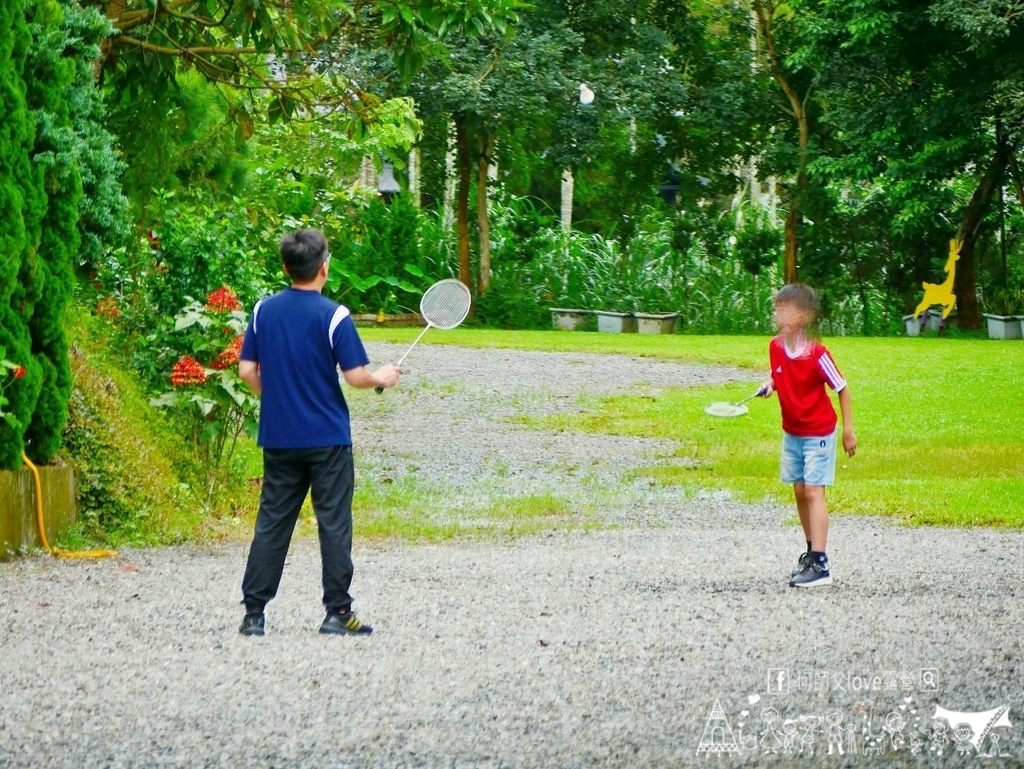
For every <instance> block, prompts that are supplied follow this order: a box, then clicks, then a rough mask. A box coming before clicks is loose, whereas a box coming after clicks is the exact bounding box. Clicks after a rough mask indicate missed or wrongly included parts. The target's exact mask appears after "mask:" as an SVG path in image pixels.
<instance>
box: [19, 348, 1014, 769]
mask: <svg viewBox="0 0 1024 769" xmlns="http://www.w3.org/2000/svg"><path fill="white" fill-rule="evenodd" d="M396 351H397V349H396V348H393V347H389V346H385V345H374V346H372V348H371V354H372V355H373V357H374V358H375V359H377V360H388V359H392V358H394V357H397V356H396V355H395V352H396ZM410 363H411V365H410V370H409V372H408V374H407V375H406V377H405V378H404V379H403V383H402V385H401V386H400V387H399V388H398V389H396V390H392V391H389V392H388V393H387V394H385V395H384V396H381V397H380V398H376V399H375V398H370V397H364V398H363V399H362V400H357V399H354V401H355V402H354V408H353V411H354V413H355V414H356V417H357V423H356V442H357V446H358V449H359V457H360V459H359V461H360V463H361V467H362V468H363V469H362V472H365V473H373V472H378V471H380V470H382V469H386V470H387V472H405V473H415V475H416V477H417V480H418V482H420V483H423V484H427V485H433V486H434V487H435V488H438V489H444V488H447V489H449V490H451V492H452V493H453V494H458V493H467V491H466V490H467V489H468V490H469V492H472V491H474V490H481V491H487V490H492V489H494V488H496V487H498V486H501V487H502V488H515V489H521V490H525V491H524V492H523V493H530V492H531V491H536V490H542V489H547V490H549V491H550V490H556V491H558V493H560V494H563V495H567V496H569V497H572V498H576V497H578V498H579V499H580V500H581V502H583V501H584V500H585V499H586V498H587V496H588V494H590V495H591V496H592V490H593V488H594V485H593V484H594V483H595V482H597V483H599V484H600V488H601V489H602V493H601V494H600V495H599V496H600V503H599V505H598V510H597V515H598V516H599V517H601V519H602V520H603V521H605V522H606V523H608V524H611V525H610V526H609V527H606V528H601V529H598V530H592V531H582V532H564V531H556V532H550V533H547V534H543V535H540V536H536V537H530V538H527V539H521V540H518V541H515V542H509V543H498V544H495V543H474V544H456V545H444V546H435V545H423V546H373V547H369V546H366V545H363V544H360V543H357V545H356V552H355V561H356V568H357V572H356V579H355V582H354V584H353V593H354V594H355V595H356V597H357V605H356V608H357V609H358V610H359V612H360V616H361V618H362V619H364V620H365V621H367V622H370V623H371V624H373V625H374V626H375V628H376V632H375V633H374V635H373V636H372V637H369V638H347V637H341V638H335V637H324V636H320V635H319V634H317V633H316V628H317V627H318V625H319V622H320V620H321V619H322V614H321V610H320V606H319V589H318V583H319V554H318V552H317V550H316V541H315V538H312V537H308V536H307V537H303V538H301V539H297V540H296V541H295V543H294V545H293V548H292V553H291V555H290V556H289V562H288V564H287V567H286V570H285V575H284V580H283V583H282V587H281V591H280V593H279V596H278V599H277V600H276V601H275V602H274V603H273V604H271V606H270V607H269V610H268V615H267V635H266V637H264V638H242V637H240V636H239V635H238V634H237V625H238V621H239V620H240V618H241V612H240V607H239V606H238V603H237V602H238V599H239V589H238V585H239V582H240V580H241V573H242V568H243V565H244V558H245V546H244V545H241V544H228V545H217V546H211V547H208V548H195V547H187V548H169V549H158V550H133V551H125V552H123V553H122V554H121V557H120V558H118V559H116V560H110V561H94V562H75V561H61V560H54V559H51V558H48V557H32V558H26V559H22V560H19V561H17V562H13V563H8V564H0V766H3V767H7V766H61V767H63V766H68V767H71V766H74V767H78V766H225V767H234V766H240V765H247V766H260V767H263V766H266V767H269V766H275V767H282V766H317V767H320V766H323V767H334V766H339V767H341V766H344V767H347V766H382V767H392V766H538V767H541V766H543V767H551V766H557V767H576V766H652V767H653V766H659V767H660V766H684V765H697V766H704V765H707V766H731V765H745V766H755V765H769V766H819V765H833V766H878V765H884V766H903V765H907V766H972V765H975V764H978V763H991V764H993V765H1006V766H1021V765H1024V726H1021V725H1020V723H1019V722H1020V721H1021V719H1022V718H1024V693H1022V688H1024V682H1022V672H1024V670H1022V671H1019V670H1017V666H1018V665H1020V664H1022V661H1021V655H1022V653H1024V652H1022V649H1021V632H1020V631H1021V627H1022V623H1021V620H1022V609H1021V605H1020V602H1019V597H1020V594H1021V592H1022V589H1021V577H1022V576H1024V566H1022V560H1021V544H1022V537H1021V535H1020V534H1018V533H1014V532H999V531H990V530H975V531H959V530H946V529H908V528H900V527H894V526H891V525H888V524H886V523H885V522H884V521H880V520H873V519H868V518H847V517H840V518H837V519H835V520H834V522H833V528H832V535H831V537H830V542H831V547H830V549H831V555H832V558H833V564H834V568H835V572H836V574H837V581H836V584H834V585H833V586H831V587H829V588H820V589H816V590H807V591H797V590H793V589H790V588H789V587H788V586H787V579H788V574H789V570H790V568H791V566H792V564H793V562H794V560H795V556H796V554H797V552H798V550H799V548H800V545H801V542H800V540H801V537H800V535H799V531H798V530H797V529H795V528H794V527H792V526H789V525H786V524H785V523H784V522H785V520H786V519H787V518H789V517H790V515H791V513H790V511H789V510H788V509H787V508H784V507H780V506H774V505H759V506H758V505H753V506H752V505H743V504H739V503H736V502H734V501H730V500H729V499H728V497H727V496H726V495H723V494H721V493H712V492H708V493H704V494H699V495H696V496H691V497H686V496H684V495H683V494H682V493H681V492H679V491H678V490H673V489H662V488H651V487H650V486H648V485H647V484H646V483H638V482H636V481H632V480H630V477H631V476H630V473H629V471H630V470H631V469H632V468H633V467H634V466H636V465H637V464H639V463H646V464H650V463H651V462H659V461H671V460H669V459H666V458H665V457H666V456H667V454H668V453H669V450H670V448H671V447H670V446H668V445H666V444H664V443H661V442H656V441H644V440H639V439H625V438H614V439H609V438H607V437H599V436H586V435H568V434H546V433H542V432H536V431H527V430H524V429H521V428H517V427H515V426H514V425H511V424H509V423H508V421H507V418H508V417H509V416H514V415H517V414H545V413H563V412H568V413H571V412H572V410H574V409H578V408H579V403H578V402H577V396H578V395H579V394H580V393H581V392H587V393H606V392H614V391H624V390H628V389H634V390H636V389H643V390H648V389H651V388H655V389H656V388H658V387H662V386H666V385H693V384H701V383H715V382H723V381H729V380H747V379H750V376H749V374H745V373H742V372H738V371H730V370H725V369H712V368H704V367H692V366H685V365H679V364H672V363H655V362H651V361H649V360H644V359H641V358H628V357H623V356H596V355H594V356H591V355H562V354H554V353H524V352H515V351H504V350H502V351H495V350H464V349H457V348H449V347H424V348H422V349H420V350H418V351H417V352H416V353H415V355H414V357H413V358H412V359H411V360H410ZM766 482H771V479H766ZM840 482H841V479H840ZM716 705H717V707H716ZM1004 705H1008V706H1010V710H1009V712H1008V713H1007V714H1006V715H1005V716H1003V717H1002V718H1001V719H999V720H998V721H997V723H1005V722H1007V721H1008V722H1009V723H1010V726H1005V725H1000V726H996V727H994V728H992V729H991V730H986V729H985V727H986V725H987V723H988V721H990V720H991V717H979V718H971V717H968V716H950V719H949V720H950V721H951V722H952V723H951V726H954V727H955V726H956V725H957V723H959V721H961V720H965V719H966V720H970V721H971V722H972V723H975V724H976V727H975V728H976V730H977V733H978V735H979V737H976V738H975V740H976V741H979V745H980V748H981V752H983V753H985V754H993V757H983V756H982V755H979V754H978V751H977V750H976V748H975V747H974V746H973V745H972V744H971V742H970V738H971V735H970V734H965V733H963V732H961V733H960V734H959V735H954V733H953V730H952V729H950V730H948V731H946V732H944V733H943V732H942V724H941V723H939V726H938V727H937V728H936V726H935V724H936V722H935V721H934V720H933V718H932V716H933V715H934V714H935V713H936V712H937V711H936V707H942V708H945V709H947V710H950V711H957V712H961V713H976V712H980V711H989V710H993V709H995V708H999V707H1001V706H1004ZM993 715H996V716H998V715H999V714H993ZM979 719H980V720H979ZM982 735H983V736H982ZM840 747H842V748H843V754H842V755H840V753H839V748H840ZM716 749H717V750H721V751H723V752H722V753H720V754H715V753H714V751H715V750H716ZM830 749H831V752H830Z"/></svg>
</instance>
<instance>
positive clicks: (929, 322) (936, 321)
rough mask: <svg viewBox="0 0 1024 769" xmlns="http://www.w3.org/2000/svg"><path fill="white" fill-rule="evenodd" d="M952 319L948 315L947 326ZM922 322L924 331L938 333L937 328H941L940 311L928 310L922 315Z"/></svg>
mask: <svg viewBox="0 0 1024 769" xmlns="http://www.w3.org/2000/svg"><path fill="white" fill-rule="evenodd" d="M952 317H953V316H952V315H950V316H949V318H947V319H946V322H947V324H948V322H949V320H950V319H951V318H952ZM922 320H924V323H925V326H924V327H925V328H926V329H928V330H929V331H938V330H939V328H940V327H941V326H942V310H928V311H927V312H926V313H925V314H924V317H923V319H922Z"/></svg>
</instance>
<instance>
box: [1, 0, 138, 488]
mask: <svg viewBox="0 0 1024 769" xmlns="http://www.w3.org/2000/svg"><path fill="white" fill-rule="evenodd" d="M90 14H91V16H90ZM93 17H97V18H98V15H97V14H96V13H95V11H89V12H85V11H83V10H82V9H80V8H76V7H75V6H73V5H72V4H71V3H70V2H67V1H66V0H65V1H64V2H62V1H61V0H3V2H2V3H0V353H2V355H0V357H3V358H5V359H6V360H8V361H11V362H12V363H15V364H17V365H19V366H23V367H24V368H25V375H24V376H23V377H21V378H19V379H18V380H17V381H15V382H14V383H13V384H12V385H10V386H8V387H7V389H6V390H5V395H6V396H7V398H8V399H9V400H10V404H9V406H8V407H7V409H6V410H7V411H8V412H9V414H10V415H11V417H13V419H12V420H11V421H0V469H2V468H7V469H10V468H15V467H18V466H19V465H21V463H22V459H21V454H22V451H25V452H26V453H27V454H28V455H29V457H30V458H32V460H33V461H35V462H47V461H49V460H50V459H51V458H52V457H53V455H54V454H55V453H56V451H57V450H58V449H59V448H60V445H61V440H62V433H63V430H64V427H65V425H66V424H67V416H68V400H69V398H70V395H71V387H72V378H71V366H70V363H69V360H68V346H67V339H66V338H65V333H64V313H65V309H66V308H67V304H68V302H69V301H70V299H71V296H72V293H73V290H74V283H75V267H76V264H77V263H78V258H79V247H80V244H81V241H82V233H83V230H85V231H86V232H87V242H88V243H89V245H90V246H91V247H92V248H93V250H96V249H97V246H98V241H99V239H101V238H102V237H104V236H105V235H107V234H110V233H111V232H114V231H116V229H117V227H116V225H115V224H112V222H117V221H121V220H123V210H124V205H123V198H122V197H121V196H120V191H119V190H118V189H117V185H116V182H115V183H114V184H113V187H111V180H112V179H114V178H116V176H115V175H116V173H117V172H118V167H117V162H118V161H117V160H116V158H115V157H114V155H113V150H112V144H111V142H110V139H109V134H106V132H105V131H104V130H103V129H102V126H101V125H100V124H99V122H98V119H97V118H98V113H97V107H96V100H97V98H98V96H96V95H95V94H94V91H95V86H94V85H93V83H92V82H91V78H90V77H89V75H88V72H89V71H90V67H91V62H92V61H93V60H94V59H95V56H96V53H97V49H96V43H97V42H98V40H100V39H102V36H103V35H104V34H106V33H107V32H106V30H107V29H108V27H106V26H104V24H103V23H101V22H100V23H97V22H96V21H95V19H94V18H93ZM90 37H91V38H92V39H90ZM83 172H84V175H85V176H86V177H87V178H88V179H89V181H90V184H91V185H93V186H96V185H97V184H99V185H105V188H104V195H101V196H100V199H99V200H95V199H94V200H92V201H90V202H89V203H88V204H86V205H87V209H86V210H87V211H88V212H90V216H91V218H92V219H95V220H97V221H99V225H98V226H89V222H83V221H82V209H83V204H84V195H83ZM89 206H91V208H89ZM105 217H106V219H105ZM83 224H84V225H86V226H84V227H83Z"/></svg>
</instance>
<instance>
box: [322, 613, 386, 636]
mask: <svg viewBox="0 0 1024 769" xmlns="http://www.w3.org/2000/svg"><path fill="white" fill-rule="evenodd" d="M320 632H321V633H332V634H334V635H370V633H372V632H373V628H372V627H370V626H369V625H364V624H363V623H362V622H360V621H359V620H357V619H356V615H355V614H353V613H352V612H350V611H348V612H345V613H344V614H339V613H338V612H336V611H329V612H327V618H326V619H325V620H324V623H323V624H322V625H321V626H320Z"/></svg>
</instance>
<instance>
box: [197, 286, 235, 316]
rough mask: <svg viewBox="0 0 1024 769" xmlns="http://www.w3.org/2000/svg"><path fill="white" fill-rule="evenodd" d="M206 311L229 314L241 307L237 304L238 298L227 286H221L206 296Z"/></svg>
mask: <svg viewBox="0 0 1024 769" xmlns="http://www.w3.org/2000/svg"><path fill="white" fill-rule="evenodd" d="M206 307H207V309H210V310H214V311H217V312H231V311H232V310H241V309H242V305H241V304H239V302H238V296H237V295H236V294H235V292H234V291H232V290H231V289H230V288H228V287H227V286H221V287H220V288H218V289H217V290H216V291H211V292H210V293H209V294H207V295H206Z"/></svg>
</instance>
